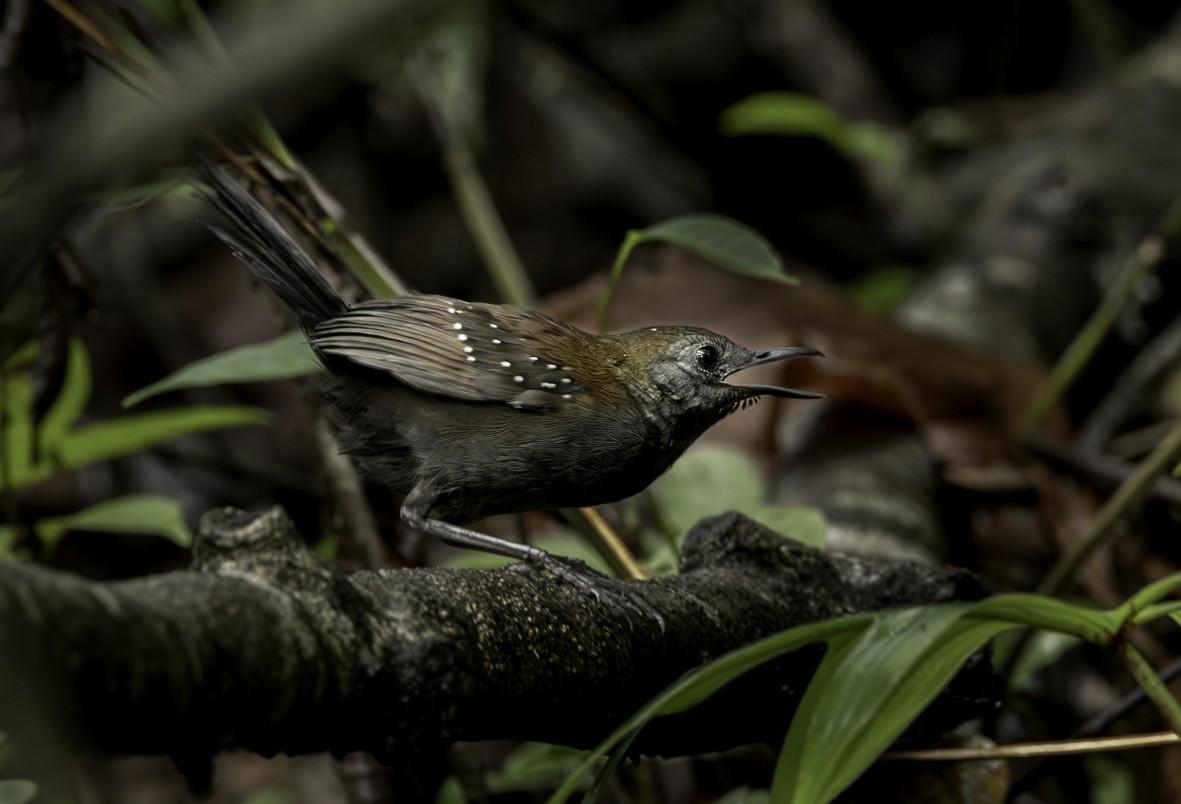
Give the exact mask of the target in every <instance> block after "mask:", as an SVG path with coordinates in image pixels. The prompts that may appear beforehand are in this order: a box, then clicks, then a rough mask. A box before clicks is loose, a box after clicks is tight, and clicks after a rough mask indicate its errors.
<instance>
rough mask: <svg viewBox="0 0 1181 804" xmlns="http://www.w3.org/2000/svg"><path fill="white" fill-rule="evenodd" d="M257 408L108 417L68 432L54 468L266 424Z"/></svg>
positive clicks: (197, 408) (193, 409)
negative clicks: (208, 432) (186, 437)
mask: <svg viewBox="0 0 1181 804" xmlns="http://www.w3.org/2000/svg"><path fill="white" fill-rule="evenodd" d="M269 422H270V414H269V413H267V412H266V411H265V410H261V409H259V408H247V407H233V406H226V407H215V406H194V407H186V408H176V409H175V410H160V411H153V412H151V413H140V414H137V415H134V416H123V417H122V418H118V419H109V420H107V421H104V422H99V423H98V424H92V425H89V426H87V427H82V428H80V429H78V430H75V431H73V432H72V433H70V434H69V435H68V436H67V437H66V438H65V439H63V441H62V442H61V445H60V450H59V454H58V456H57V459H58V463H57V465H56V466H55V467H53V468H55V469H73V468H75V467H78V466H82V465H84V464H88V463H93V462H95V461H103V460H107V459H109V458H116V457H118V456H120V455H127V454H128V453H132V452H138V451H139V450H141V449H147V448H148V447H152V446H155V445H156V444H159V443H160V442H162V441H167V440H169V439H171V438H176V437H178V436H182V435H190V434H192V433H199V432H203V431H206V430H217V429H220V428H223V427H237V426H241V425H251V424H267V423H269Z"/></svg>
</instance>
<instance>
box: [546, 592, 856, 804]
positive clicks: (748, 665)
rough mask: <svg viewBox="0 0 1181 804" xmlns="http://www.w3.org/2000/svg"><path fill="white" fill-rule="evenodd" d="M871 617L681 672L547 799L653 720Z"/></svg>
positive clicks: (789, 636) (779, 638) (833, 623)
mask: <svg viewBox="0 0 1181 804" xmlns="http://www.w3.org/2000/svg"><path fill="white" fill-rule="evenodd" d="M871 619H872V615H869V614H855V615H852V616H849V617H838V618H835V619H831V620H824V621H822V622H818V623H809V624H807V625H801V626H797V627H795V628H791V629H789V630H787V631H781V632H779V633H778V634H772V635H771V636H769V637H765V638H764V639H761V640H759V641H758V642H753V643H751V644H750V645H746V646H744V647H742V648H739V649H737V650H734V651H731V652H730V653H727V654H726V655H725V656H721V657H719V658H717V659H715V660H714V661H712V662H710V663H708V664H706V665H703V666H701V667H699V668H697V669H695V670H692V671H690V672H688V673H686V674H685V675H683V676H681V678H680V679H678V680H677V681H674V682H673V683H672V684H671V685H669V686H668V687H667V688H665V690H664V691H663V692H661V693H659V694H658V695H656V696H655V697H654V698H652V699H651V700H650V701H648V703H646V704H644V706H643V707H641V708H640V710H639V711H637V712H636V713H635V714H634V715H632V716H631V717H630V718H628V719H627V720H626V721H624V722H623V723H622V724H621V725H620V726H619V727H618V728H617V729H615V731H613V732H612V733H611V734H610V736H608V737H607V739H605V740H604V741H603V742H601V743H600V744H599V745H598V746H596V748H595V749H594V750H593V751H591V752H590V753H589V754H587V756H586V759H585V760H583V763H582V765H580V766H579V768H578V770H576V771H575V772H574V773H573V774H571V775H570V776H569V777H567V779H566V781H565V782H564V783H563V785H562V787H560V788H559V789H558V790H557V791H556V792H555V793H554V794H553V795H552V796H550V798H549V801H550V802H551V804H561V802H565V801H566V800H567V799H568V798H569V797H570V796H571V795H573V793H574V792H575V791H576V790H578V789H579V786H580V785H581V784H582V779H583V777H585V776H586V775H587V774H588V773H590V772H591V771H592V770H593V769H594V767H595V766H596V765H597V764H598V763H599V762H601V761H602V760H603V759H604V758H605V757H607V756H608V755H609V754H610V753H611V752H612V749H613V747H614V746H618V745H619V744H620V742H621V741H624V740H626V741H630V740H631V739H632V738H634V736H635V735H636V733H638V732H639V730H640V729H641V728H643V726H644V724H646V723H647V722H648V721H650V720H651V719H652V718H654V717H657V716H660V715H669V714H676V713H677V712H683V711H685V710H686V709H690V708H692V707H693V706H696V705H697V704H698V703H700V702H701V701H704V700H705V699H706V698H708V697H709V696H711V695H713V694H714V693H715V692H717V691H718V690H719V689H721V688H722V687H724V686H726V685H727V684H729V683H730V682H732V681H734V680H735V679H736V678H738V677H739V676H741V675H743V674H744V673H746V672H748V671H749V670H751V669H753V668H755V667H758V666H759V665H761V664H763V663H764V662H767V661H770V660H771V659H774V658H776V657H777V656H781V655H782V654H784V653H786V652H787V651H789V650H793V649H795V648H798V647H800V646H802V645H807V644H810V643H813V642H819V641H822V640H825V639H827V638H829V637H831V636H833V635H834V634H840V633H843V632H845V631H850V630H858V629H864V628H865V627H866V626H867V625H868V623H869V621H870V620H871Z"/></svg>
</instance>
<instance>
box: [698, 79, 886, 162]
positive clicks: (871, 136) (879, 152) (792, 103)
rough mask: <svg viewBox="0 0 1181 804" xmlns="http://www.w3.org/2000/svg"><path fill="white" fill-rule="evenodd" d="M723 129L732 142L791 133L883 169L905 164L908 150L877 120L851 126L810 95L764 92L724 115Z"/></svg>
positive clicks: (855, 122) (721, 119) (738, 103)
mask: <svg viewBox="0 0 1181 804" xmlns="http://www.w3.org/2000/svg"><path fill="white" fill-rule="evenodd" d="M718 128H719V129H720V130H721V132H722V133H723V134H725V135H726V136H729V137H736V136H742V135H747V134H785V135H791V136H797V137H815V138H816V139H819V140H822V141H824V142H825V143H827V144H828V145H829V146H830V147H831V148H832V149H833V150H835V151H838V152H839V153H841V154H843V155H844V156H846V157H848V158H850V159H853V160H856V161H860V162H869V163H873V164H877V165H881V166H883V167H890V168H892V167H896V166H897V165H899V164H901V163H902V161H903V156H904V152H903V145H902V143H901V141H900V139H899V137H898V136H897V135H896V134H895V133H894V132H892V131H891V130H890V129H888V128H885V127H884V126H881V125H878V124H877V123H874V122H871V121H851V120H847V119H845V118H844V117H842V116H841V115H840V114H838V113H837V111H836V110H835V109H833V108H832V107H830V106H828V105H827V104H825V103H824V102H823V101H821V100H818V99H817V98H814V97H812V96H810V95H801V94H798V93H795V92H760V93H757V94H754V95H751V96H750V97H747V98H744V99H742V100H740V101H738V102H737V103H735V104H734V105H732V106H730V107H728V108H727V109H726V110H724V111H723V112H722V114H721V116H720V117H719V118H718Z"/></svg>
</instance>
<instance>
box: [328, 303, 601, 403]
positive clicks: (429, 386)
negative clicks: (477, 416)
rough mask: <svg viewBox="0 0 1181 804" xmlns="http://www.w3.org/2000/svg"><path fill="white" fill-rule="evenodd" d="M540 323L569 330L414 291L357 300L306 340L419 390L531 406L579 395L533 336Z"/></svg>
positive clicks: (569, 374)
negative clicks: (360, 301)
mask: <svg viewBox="0 0 1181 804" xmlns="http://www.w3.org/2000/svg"><path fill="white" fill-rule="evenodd" d="M546 327H550V328H556V329H562V330H565V329H568V328H566V326H565V325H564V324H559V323H558V322H556V321H552V320H551V319H548V318H545V317H544V316H540V315H538V314H536V313H530V312H528V311H525V310H518V309H516V308H511V307H503V306H500V305H487V304H474V303H471V302H464V301H459V300H457V299H449V298H446V297H443V296H414V297H403V298H398V299H382V300H377V301H370V302H364V303H362V304H358V305H355V306H354V307H353V308H352V309H350V310H349V311H348V312H347V313H345V314H344V315H341V316H338V317H336V318H333V319H331V320H329V321H325V322H324V323H322V324H320V325H318V326H316V327H315V328H314V329H312V330H311V332H310V337H309V340H310V342H311V344H312V346H313V347H314V348H315V349H316V351H317V352H319V353H321V354H322V355H325V356H327V357H333V358H344V359H346V360H349V361H351V362H353V363H356V364H358V365H361V366H365V367H366V368H370V369H375V370H377V371H381V372H385V373H387V374H389V375H390V376H391V377H392V378H394V379H395V380H397V381H398V382H401V383H403V384H405V385H408V386H410V387H411V388H414V389H415V390H417V391H421V392H423V393H428V394H437V395H439V396H444V397H449V398H452V399H460V400H464V401H471V402H500V403H503V404H506V405H510V406H511V407H514V408H519V409H531V410H536V409H545V408H550V407H555V406H557V405H559V404H561V401H562V400H563V399H572V398H574V397H575V396H576V395H579V394H582V393H584V388H583V386H582V384H581V383H580V382H579V380H578V377H577V376H576V375H575V374H574V372H573V370H572V369H570V368H569V367H567V366H566V365H564V364H563V363H562V362H561V361H560V360H558V359H556V358H555V356H554V354H553V352H554V349H553V348H552V347H547V346H546V343H545V341H546V339H545V338H544V337H537V333H538V331H539V328H546ZM569 331H570V332H573V333H575V335H576V336H583V337H585V335H583V333H579V332H578V331H577V330H572V329H571V330H569ZM547 352H548V354H547Z"/></svg>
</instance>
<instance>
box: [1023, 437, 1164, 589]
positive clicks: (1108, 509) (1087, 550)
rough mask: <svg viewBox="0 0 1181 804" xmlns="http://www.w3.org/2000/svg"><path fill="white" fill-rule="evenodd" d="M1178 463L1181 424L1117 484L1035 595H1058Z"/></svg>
mask: <svg viewBox="0 0 1181 804" xmlns="http://www.w3.org/2000/svg"><path fill="white" fill-rule="evenodd" d="M1178 460H1181V420H1179V421H1178V422H1177V424H1176V425H1175V426H1174V427H1173V429H1172V430H1171V431H1170V432H1169V434H1168V435H1167V436H1165V438H1164V439H1163V440H1162V441H1161V442H1160V444H1158V445H1157V447H1156V449H1154V450H1153V451H1152V452H1151V453H1150V454H1149V456H1148V457H1147V458H1145V459H1144V460H1143V461H1141V462H1140V464H1139V465H1138V466H1137V467H1136V469H1135V471H1133V472H1132V474H1131V475H1129V476H1128V478H1127V480H1125V481H1124V482H1123V483H1121V484H1120V486H1119V488H1118V489H1116V491H1115V494H1113V495H1111V498H1110V499H1109V500H1108V501H1107V504H1106V505H1104V506H1103V507H1102V508H1101V509H1100V510H1099V513H1098V514H1097V515H1096V516H1095V519H1094V520H1093V521H1092V523H1091V527H1090V528H1089V529H1088V530H1087V532H1086V534H1084V535H1083V537H1082V538H1081V539H1079V540H1078V541H1077V542H1075V543H1074V544H1073V545H1071V546H1070V547H1069V548H1067V550H1066V552H1065V553H1064V554H1063V555H1062V556H1061V558H1059V559H1058V563H1057V564H1055V565H1054V567H1053V568H1052V569H1051V570H1050V572H1049V574H1048V575H1046V578H1045V580H1043V581H1042V583H1041V585H1040V586H1039V587H1038V592H1040V593H1041V594H1043V595H1057V594H1061V593H1062V591H1063V590H1064V589H1065V588H1066V586H1067V585H1068V584H1069V583H1070V580H1071V579H1072V578H1073V577H1074V574H1075V573H1076V572H1077V571H1078V568H1079V567H1080V566H1081V565H1082V563H1083V562H1084V561H1086V560H1087V559H1088V558H1089V557H1090V556H1091V555H1092V554H1093V553H1094V552H1095V550H1096V549H1098V547H1099V546H1100V545H1102V544H1103V543H1104V541H1105V540H1106V538H1107V537H1108V535H1109V534H1110V531H1111V527H1112V525H1114V524H1115V522H1116V520H1117V519H1119V517H1120V516H1122V515H1123V514H1124V513H1125V512H1126V511H1127V510H1128V509H1129V508H1131V507H1132V506H1133V505H1135V504H1136V503H1137V502H1139V501H1140V500H1141V499H1142V498H1143V497H1144V495H1145V494H1146V493H1147V492H1148V491H1149V490H1150V489H1151V488H1152V484H1153V481H1154V480H1155V479H1156V476H1157V475H1159V474H1160V473H1161V472H1163V471H1166V470H1167V469H1169V468H1171V467H1172V466H1173V465H1174V464H1176V463H1177V461H1178Z"/></svg>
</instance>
